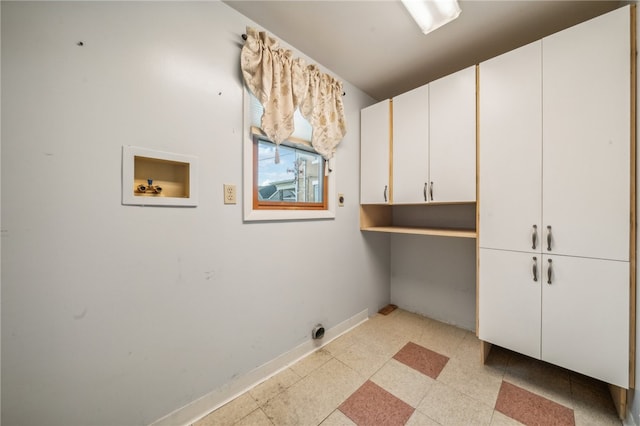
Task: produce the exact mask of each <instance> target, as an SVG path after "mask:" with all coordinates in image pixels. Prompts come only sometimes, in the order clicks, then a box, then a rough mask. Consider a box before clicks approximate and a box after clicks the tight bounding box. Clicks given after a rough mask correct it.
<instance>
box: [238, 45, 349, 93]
mask: <svg viewBox="0 0 640 426" xmlns="http://www.w3.org/2000/svg"><path fill="white" fill-rule="evenodd" d="M242 39H243V40H244V41H247V35H246V34H242ZM342 96H347V92H342Z"/></svg>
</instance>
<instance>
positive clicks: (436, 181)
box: [394, 66, 476, 203]
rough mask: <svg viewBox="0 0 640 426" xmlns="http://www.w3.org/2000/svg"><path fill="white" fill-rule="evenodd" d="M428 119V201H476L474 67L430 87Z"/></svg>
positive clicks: (433, 83) (432, 83) (442, 79)
mask: <svg viewBox="0 0 640 426" xmlns="http://www.w3.org/2000/svg"><path fill="white" fill-rule="evenodd" d="M394 108H395V106H394ZM429 117H430V118H429V185H430V188H429V200H430V201H434V202H442V203H450V202H467V201H475V200H476V67H475V66H472V67H469V68H466V69H463V70H462V71H458V72H456V73H454V74H451V75H448V76H446V77H443V78H441V79H439V80H436V81H433V82H431V83H429ZM394 143H395V142H394ZM394 170H395V169H394Z"/></svg>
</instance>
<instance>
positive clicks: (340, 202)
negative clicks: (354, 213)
mask: <svg viewBox="0 0 640 426" xmlns="http://www.w3.org/2000/svg"><path fill="white" fill-rule="evenodd" d="M338 207H344V194H338Z"/></svg>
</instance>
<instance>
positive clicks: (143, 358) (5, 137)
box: [1, 2, 390, 426]
mask: <svg viewBox="0 0 640 426" xmlns="http://www.w3.org/2000/svg"><path fill="white" fill-rule="evenodd" d="M1 7H2V14H1V15H2V176H1V177H2V212H1V213H2V305H1V313H2V342H1V344H2V345H1V348H2V422H3V423H4V424H5V425H12V426H13V425H37V424H47V425H87V424H91V425H116V424H117V425H142V424H148V423H150V422H152V421H154V420H157V419H158V418H160V417H162V416H164V415H166V414H168V413H170V412H172V411H173V410H176V409H178V408H180V407H182V406H184V405H185V404H188V403H190V402H191V401H193V400H195V399H197V398H199V397H200V396H202V395H205V394H207V393H209V392H212V391H213V390H215V389H218V388H220V387H222V386H223V385H224V384H226V383H228V382H230V381H231V380H233V379H234V378H235V377H237V376H240V375H243V374H245V373H247V372H248V371H250V370H252V369H254V368H256V367H258V366H260V365H262V364H264V363H266V362H268V361H269V360H272V359H274V358H275V357H277V356H278V355H280V354H283V353H285V352H287V351H289V350H291V349H292V348H294V347H296V346H297V345H299V344H301V343H303V342H305V341H307V340H308V339H309V334H310V330H311V328H312V326H313V325H314V324H316V323H317V322H323V323H324V325H325V326H326V327H327V328H331V327H332V326H334V325H336V324H338V323H340V322H342V321H344V320H346V319H348V318H350V317H352V316H353V315H355V314H357V313H359V312H361V311H362V310H363V309H369V313H370V314H373V313H374V312H376V311H377V309H379V308H380V307H381V306H383V305H385V304H386V303H388V302H389V293H390V290H389V257H390V252H389V237H388V236H387V235H363V234H362V233H361V232H360V231H359V226H358V199H359V195H358V193H359V149H360V148H359V147H360V144H359V138H360V132H359V111H360V109H361V108H362V107H363V106H366V105H368V104H370V103H372V102H373V100H372V99H370V98H369V97H368V96H366V95H365V94H364V93H362V92H361V91H359V90H357V89H356V88H355V87H353V86H352V85H350V84H348V83H346V84H345V90H346V92H347V96H346V97H345V98H344V102H345V110H346V115H347V125H348V133H347V136H346V137H345V139H344V141H343V142H342V144H341V145H340V147H339V149H338V152H337V170H336V173H337V190H338V192H341V193H344V194H345V196H346V205H345V207H342V208H337V213H336V219H335V220H324V221H297V222H296V221H293V222H286V223H276V222H271V223H250V224H244V223H243V222H242V206H241V204H237V205H231V206H229V205H223V195H222V184H223V183H231V184H236V185H237V187H238V189H240V188H241V185H242V145H241V144H242V126H243V122H242V90H243V87H242V82H241V79H240V72H239V55H240V46H241V41H242V40H241V39H240V34H241V33H243V32H244V31H245V27H246V25H252V22H250V21H249V20H248V19H246V18H244V17H243V16H241V15H239V14H238V13H237V12H235V11H233V10H232V9H230V8H229V7H227V6H226V5H224V4H222V3H219V2H193V3H191V2H189V3H184V2H177V3H173V2H133V3H128V2H105V3H99V2H70V3H64V2H17V3H12V2H2V4H1ZM268 30H270V31H271V32H272V33H273V32H275V35H276V36H277V28H274V29H268ZM79 41H82V42H83V43H84V46H82V47H80V46H78V45H77V42H79ZM300 56H302V54H300ZM311 61H312V58H311ZM327 71H329V72H330V70H327ZM338 77H339V76H338ZM122 145H135V146H142V147H148V148H152V149H158V150H163V151H168V152H176V153H184V154H190V155H196V156H197V157H198V158H199V161H200V163H199V164H200V174H199V185H200V204H199V206H198V207H197V208H167V207H131V206H122V205H121V203H120V201H121V194H120V184H121V147H122ZM238 199H239V200H241V197H240V196H238ZM310 240H311V241H313V244H312V245H309V244H308V242H309V241H310Z"/></svg>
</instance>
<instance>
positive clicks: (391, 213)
mask: <svg viewBox="0 0 640 426" xmlns="http://www.w3.org/2000/svg"><path fill="white" fill-rule="evenodd" d="M475 209H476V204H475V203H458V204H408V205H386V204H362V205H360V230H362V231H369V232H385V233H392V234H415V235H434V236H441V237H455V238H476V237H477V232H476V229H475Z"/></svg>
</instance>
